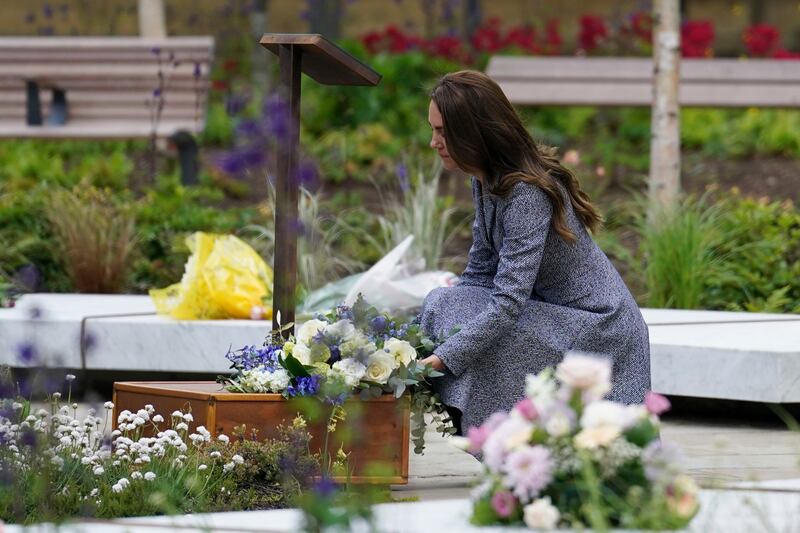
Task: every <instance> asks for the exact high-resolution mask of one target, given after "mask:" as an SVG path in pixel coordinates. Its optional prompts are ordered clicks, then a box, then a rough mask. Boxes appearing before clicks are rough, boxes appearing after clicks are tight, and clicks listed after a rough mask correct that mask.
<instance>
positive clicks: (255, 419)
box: [113, 381, 410, 484]
mask: <svg viewBox="0 0 800 533" xmlns="http://www.w3.org/2000/svg"><path fill="white" fill-rule="evenodd" d="M146 404H152V405H153V407H154V408H155V411H156V413H158V414H160V415H161V416H163V417H164V423H163V424H162V426H163V427H164V428H168V427H170V426H169V416H170V415H171V414H172V412H173V411H176V410H178V411H181V410H182V411H191V413H192V416H193V418H194V422H192V423H191V424H189V429H190V431H193V430H194V429H195V428H196V427H197V426H205V427H206V428H207V429H208V430H209V431H210V432H211V434H212V436H213V437H216V436H217V435H219V434H221V433H224V434H225V435H228V436H229V437H233V430H234V428H235V427H236V426H241V425H242V424H244V425H246V426H247V431H248V433H249V432H250V430H251V429H257V430H258V436H259V437H261V438H265V439H266V438H270V437H274V436H276V434H277V432H276V428H277V426H278V425H279V424H284V425H290V424H291V423H292V419H294V417H295V416H296V415H297V413H298V410H297V406H296V405H294V404H293V403H292V402H289V401H287V400H285V399H284V398H283V397H282V396H281V395H280V394H240V393H232V392H227V391H225V390H224V389H223V388H222V385H220V384H219V383H215V382H213V381H131V382H118V383H114V418H113V420H114V423H115V425H116V420H117V416H118V414H119V413H120V412H122V411H124V410H126V409H127V410H129V411H132V412H134V413H135V412H136V411H138V410H139V409H142V408H144V406H145V405H146ZM344 407H345V410H346V411H347V416H346V419H345V421H344V422H339V424H338V426H337V429H336V431H335V432H334V433H332V434H331V435H330V437H329V443H328V451H329V453H330V454H331V455H332V456H334V457H335V455H336V452H337V451H338V450H339V446H340V445H341V444H342V439H345V441H346V442H344V443H343V446H344V450H345V452H348V453H349V468H350V470H351V472H352V477H351V481H352V482H354V483H392V484H405V483H408V454H409V433H410V419H409V415H410V402H409V398H408V396H403V397H402V398H400V399H399V400H398V399H395V398H394V396H391V395H384V396H382V397H380V398H377V399H374V400H366V401H361V400H350V401H347V402H345V405H344ZM326 422H327V416H326V417H325V419H324V420H322V421H321V422H317V423H309V432H310V433H311V436H312V438H311V448H312V451H321V448H322V447H323V445H324V442H325V425H326ZM115 427H116V426H115ZM376 465H380V467H381V469H382V470H380V473H377V474H376V473H375V466H376ZM370 470H372V471H370Z"/></svg>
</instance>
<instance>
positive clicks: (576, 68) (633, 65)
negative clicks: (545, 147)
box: [487, 56, 800, 107]
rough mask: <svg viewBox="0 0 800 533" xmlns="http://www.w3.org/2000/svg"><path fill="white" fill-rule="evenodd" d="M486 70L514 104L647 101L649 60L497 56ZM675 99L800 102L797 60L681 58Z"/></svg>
mask: <svg viewBox="0 0 800 533" xmlns="http://www.w3.org/2000/svg"><path fill="white" fill-rule="evenodd" d="M487 74H488V75H489V76H491V77H492V78H493V79H494V80H495V81H496V82H497V83H498V84H499V85H500V87H501V88H502V89H503V92H505V94H506V96H507V97H508V99H509V100H510V101H511V103H514V104H527V105H593V106H650V105H651V103H652V100H653V60H652V59H651V58H643V57H642V58H640V57H591V58H581V57H526V56H495V57H492V58H491V60H490V61H489V66H488V68H487ZM680 76H681V77H680V91H679V97H678V98H679V103H680V105H681V106H691V107H800V61H786V60H775V59H747V60H739V59H682V60H681V65H680Z"/></svg>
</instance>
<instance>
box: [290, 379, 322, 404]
mask: <svg viewBox="0 0 800 533" xmlns="http://www.w3.org/2000/svg"><path fill="white" fill-rule="evenodd" d="M294 381H295V383H294V384H293V385H289V386H288V387H286V396H288V397H289V398H293V397H295V396H313V395H315V394H316V393H317V392H318V391H319V382H320V376H318V375H316V374H315V375H312V376H307V377H306V376H300V377H297V378H295V380H294Z"/></svg>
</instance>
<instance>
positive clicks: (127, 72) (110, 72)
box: [0, 62, 208, 85]
mask: <svg viewBox="0 0 800 533" xmlns="http://www.w3.org/2000/svg"><path fill="white" fill-rule="evenodd" d="M158 72H159V68H158V65H156V64H152V65H151V64H146V65H130V64H121V65H120V64H116V63H108V64H100V65H98V64H94V63H93V64H85V65H83V64H72V63H62V62H52V63H51V62H40V63H36V64H25V65H10V64H5V65H4V64H0V77H2V78H17V79H23V80H25V79H35V78H45V79H48V80H59V79H65V78H66V79H69V78H104V79H109V78H146V79H151V80H153V84H154V85H155V82H156V80H157V79H158ZM161 72H162V74H163V75H164V76H165V77H166V78H170V79H174V78H185V79H193V78H194V64H190V63H182V64H180V65H178V66H177V67H174V68H173V67H171V66H166V67H164V68H162V69H161ZM207 75H208V68H205V69H203V70H202V71H201V76H203V77H204V76H207Z"/></svg>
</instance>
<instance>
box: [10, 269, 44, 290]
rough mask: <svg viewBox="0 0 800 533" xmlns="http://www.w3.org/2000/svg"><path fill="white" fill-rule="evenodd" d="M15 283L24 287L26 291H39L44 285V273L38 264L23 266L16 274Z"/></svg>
mask: <svg viewBox="0 0 800 533" xmlns="http://www.w3.org/2000/svg"><path fill="white" fill-rule="evenodd" d="M14 284H15V285H19V286H20V287H22V289H23V291H24V292H38V291H39V290H40V289H41V285H42V273H41V272H40V271H39V269H38V268H37V267H36V265H31V264H28V265H25V266H22V267H20V268H19V269H18V270H17V272H16V273H15V274H14Z"/></svg>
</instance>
